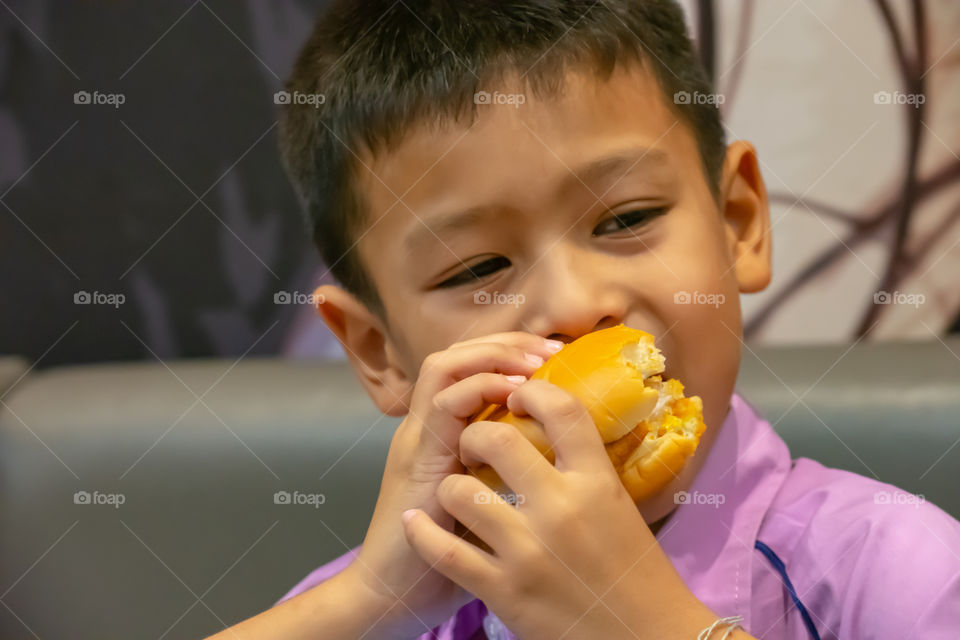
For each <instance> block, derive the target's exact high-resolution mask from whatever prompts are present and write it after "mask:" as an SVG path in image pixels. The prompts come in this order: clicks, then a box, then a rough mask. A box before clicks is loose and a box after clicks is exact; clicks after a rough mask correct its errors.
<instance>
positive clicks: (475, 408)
mask: <svg viewBox="0 0 960 640" xmlns="http://www.w3.org/2000/svg"><path fill="white" fill-rule="evenodd" d="M526 381H527V377H526V376H523V375H516V376H506V375H503V374H501V373H477V374H474V375H472V376H470V377H469V378H465V379H463V380H460V381H458V382H454V383H453V384H451V385H450V386H449V387H447V388H445V389H441V390H440V391H439V392H437V394H436V395H435V396H433V406H432V411H433V412H436V413H439V414H443V415H444V416H450V417H453V418H457V419H460V420H465V419H467V418H470V417H471V416H473V415H475V414H477V413H479V412H480V410H481V409H483V408H484V407H486V406H487V405H488V404H503V403H504V402H506V401H507V396H509V395H510V393H512V392H513V391H514V390H515V389H516V388H517V387H519V386H520V385H521V384H523V383H524V382H526Z"/></svg>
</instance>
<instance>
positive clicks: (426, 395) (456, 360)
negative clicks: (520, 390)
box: [410, 343, 542, 456]
mask: <svg viewBox="0 0 960 640" xmlns="http://www.w3.org/2000/svg"><path fill="white" fill-rule="evenodd" d="M525 354H526V352H524V351H522V350H521V349H518V348H516V347H511V346H507V345H502V344H492V343H487V344H475V345H471V346H466V347H459V348H457V349H450V350H447V351H440V352H436V353H432V354H430V355H429V356H427V358H426V359H425V360H424V364H423V366H422V367H421V374H420V378H419V379H418V381H417V385H416V388H415V389H414V393H413V400H412V402H411V406H410V413H412V414H413V416H414V417H415V418H416V419H417V421H418V422H419V423H420V424H421V425H422V427H423V428H422V429H419V431H420V433H419V435H418V436H417V437H418V439H419V442H420V444H421V446H422V447H423V449H422V451H423V453H424V454H426V455H440V456H445V455H449V454H450V453H455V452H456V450H457V440H458V439H459V437H460V432H461V431H462V430H463V427H465V426H466V422H467V418H468V417H470V416H471V415H472V414H473V413H475V412H477V411H479V410H480V409H481V408H482V407H483V405H482V403H481V402H480V401H478V398H479V399H480V400H482V398H483V395H482V393H479V392H478V391H477V389H478V388H479V387H485V386H486V384H489V383H490V382H491V381H494V380H496V382H495V387H494V388H492V389H490V391H489V396H488V397H490V398H491V400H489V402H497V403H502V402H504V393H503V391H504V390H505V387H504V382H505V378H504V377H503V376H506V375H519V376H524V378H526V377H529V376H530V375H532V374H533V372H534V371H535V370H536V369H537V368H538V367H539V366H540V364H541V363H542V360H540V361H536V360H531V359H529V358H527V357H525ZM491 372H499V373H500V374H503V376H499V377H498V378H497V379H495V378H491V377H489V376H488V377H482V378H480V379H479V380H480V381H482V382H480V381H475V382H474V383H471V385H468V389H470V390H471V392H472V395H471V394H468V395H470V396H471V397H469V398H467V399H466V400H457V399H456V396H457V395H458V392H454V393H452V394H450V395H445V396H443V398H441V403H440V404H438V402H437V400H436V396H437V395H438V394H439V393H440V392H441V391H444V390H446V389H448V388H449V387H450V386H452V385H454V384H456V383H458V382H462V381H463V380H465V379H467V378H469V377H471V376H475V375H478V374H481V373H491ZM494 375H496V374H494ZM506 382H507V383H509V381H506ZM507 392H508V393H509V390H507ZM455 400H457V401H456V402H455ZM446 403H451V404H446ZM465 406H468V407H472V410H468V409H466V408H464V407H465Z"/></svg>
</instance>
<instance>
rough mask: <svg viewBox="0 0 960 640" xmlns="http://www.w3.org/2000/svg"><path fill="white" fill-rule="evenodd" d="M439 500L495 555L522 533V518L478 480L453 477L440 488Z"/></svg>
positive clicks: (455, 474) (453, 475) (454, 475)
mask: <svg viewBox="0 0 960 640" xmlns="http://www.w3.org/2000/svg"><path fill="white" fill-rule="evenodd" d="M437 500H438V501H439V502H440V506H442V507H443V509H444V510H445V511H446V512H447V513H449V514H450V515H451V516H453V517H454V518H456V519H457V521H459V522H461V523H462V524H463V525H464V526H465V527H467V528H468V529H470V531H472V532H473V533H474V534H475V535H476V536H477V537H478V538H480V539H481V540H482V541H483V542H485V543H486V544H487V545H488V546H489V547H490V548H492V549H493V550H494V551H496V552H498V553H499V552H501V551H502V550H504V549H506V548H508V547H509V545H510V543H511V542H512V541H513V540H514V538H515V537H516V536H515V534H514V533H513V532H515V531H518V530H520V529H521V528H522V527H523V523H521V522H520V520H521V519H522V517H523V516H522V514H521V513H520V512H519V511H517V509H516V507H514V506H513V504H511V503H510V502H508V501H507V500H506V499H505V498H504V497H503V496H500V495H499V494H497V493H496V492H495V491H493V490H491V489H490V487H488V486H487V485H485V484H483V482H481V481H480V480H479V479H477V478H475V477H473V476H470V475H465V474H458V473H454V474H450V475H449V476H447V477H446V478H444V479H443V480H442V481H441V482H440V484H439V485H438V486H437Z"/></svg>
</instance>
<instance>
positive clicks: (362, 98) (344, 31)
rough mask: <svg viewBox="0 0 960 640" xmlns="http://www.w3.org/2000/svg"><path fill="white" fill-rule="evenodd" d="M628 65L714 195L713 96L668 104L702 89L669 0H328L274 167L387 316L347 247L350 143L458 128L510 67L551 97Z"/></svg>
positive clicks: (366, 297) (318, 236)
mask: <svg viewBox="0 0 960 640" xmlns="http://www.w3.org/2000/svg"><path fill="white" fill-rule="evenodd" d="M629 62H637V63H640V64H641V65H645V66H648V67H649V69H650V70H651V71H652V72H653V77H654V78H655V79H656V80H657V82H658V83H659V86H660V88H661V90H662V91H663V94H664V96H665V97H666V101H667V104H668V105H669V106H670V107H671V109H673V111H674V113H675V114H676V115H677V116H678V118H679V119H680V120H681V121H683V122H684V123H685V124H686V125H687V126H689V127H690V129H691V131H692V132H693V134H694V135H695V137H696V140H697V145H698V149H699V152H700V158H701V165H702V167H703V170H704V175H705V177H706V179H707V183H708V185H709V186H710V189H711V192H712V193H713V195H714V197H715V198H717V197H718V193H719V183H720V176H721V170H722V164H723V158H724V155H725V151H726V143H725V141H724V131H723V126H722V124H721V121H720V114H719V111H718V110H717V108H716V106H715V104H712V103H711V101H704V100H687V101H684V100H676V99H675V95H676V94H677V93H678V92H687V93H688V94H691V95H695V94H697V93H699V94H701V95H710V94H712V87H711V83H710V81H709V79H708V78H707V75H706V72H705V70H704V68H703V66H702V65H701V63H700V60H699V58H698V57H697V55H696V53H695V51H694V48H693V44H692V42H691V40H690V37H689V36H688V35H687V29H686V24H685V22H684V17H683V11H682V9H681V8H680V7H679V5H677V4H676V2H675V0H496V1H495V0H419V1H418V0H334V2H332V4H331V5H330V6H329V7H328V8H327V9H326V10H325V11H324V12H323V13H322V14H321V15H320V17H319V18H318V20H317V22H316V24H315V25H314V28H313V32H312V33H311V35H310V37H309V39H308V40H307V42H306V43H305V45H304V46H303V48H302V50H301V51H300V53H299V55H298V57H297V59H296V61H295V63H294V66H293V70H292V73H291V75H290V78H289V79H288V80H287V82H286V85H285V90H286V92H287V95H286V96H285V97H284V98H283V99H281V100H278V102H280V104H281V107H280V110H281V112H280V133H279V142H280V151H281V155H282V158H283V163H284V166H285V168H286V170H287V173H288V174H289V176H290V179H291V181H292V182H293V185H294V188H295V189H296V191H297V194H298V196H299V198H300V201H301V204H302V205H303V207H304V209H305V213H306V216H307V222H308V225H309V228H310V232H311V234H312V237H313V241H314V244H315V245H316V246H317V249H318V250H319V252H320V255H321V257H322V258H323V260H324V262H325V263H326V265H327V268H328V269H329V270H330V271H331V272H332V274H333V276H334V278H336V280H338V281H339V283H340V284H341V286H342V287H343V288H344V289H345V290H347V291H348V292H350V293H351V294H353V295H354V296H355V297H356V298H357V299H358V300H359V301H361V302H362V303H363V304H364V305H365V306H366V307H367V308H368V309H370V310H371V311H372V312H374V313H375V314H377V316H378V317H379V318H380V319H381V320H383V321H384V322H386V320H387V318H386V310H385V309H384V306H383V302H382V300H381V298H380V296H379V295H378V292H377V290H376V287H375V284H374V282H373V281H372V279H371V276H370V274H369V272H368V270H367V269H366V268H365V267H364V265H363V264H362V262H361V260H360V256H359V252H358V251H357V247H356V245H357V243H358V241H359V238H360V237H361V236H362V234H363V230H364V227H365V221H366V219H367V218H368V215H366V212H365V210H364V201H363V194H361V193H359V190H358V189H356V188H355V182H356V181H355V177H356V176H357V175H358V171H359V170H360V169H361V168H362V167H361V166H360V165H359V163H358V162H357V159H358V157H357V156H358V154H359V153H360V152H359V150H360V149H363V150H365V152H366V153H368V154H370V157H373V156H375V154H377V153H380V152H389V151H390V150H392V149H395V148H396V145H397V144H398V143H399V142H400V141H401V140H402V138H403V135H404V133H405V132H406V131H407V130H408V129H409V128H410V127H411V126H413V125H425V124H432V125H434V126H437V125H440V124H442V123H451V122H453V123H457V124H462V125H464V126H468V125H469V124H471V123H472V122H473V121H474V120H475V119H476V117H477V111H476V109H477V104H476V101H475V99H474V95H475V94H476V93H478V92H479V91H481V90H483V88H484V87H490V86H491V85H492V84H493V83H495V82H497V81H498V80H501V79H503V78H504V77H505V75H507V74H509V73H511V72H520V73H523V72H527V71H528V70H529V71H528V72H527V73H526V74H525V75H524V76H523V77H524V80H525V82H526V83H527V86H528V87H529V88H530V89H532V90H533V92H534V94H535V95H537V96H539V97H550V96H556V95H558V94H559V92H560V91H561V90H562V85H563V78H564V73H565V71H566V70H568V69H571V68H576V69H587V70H589V71H590V72H591V73H593V74H595V75H596V76H597V77H598V78H600V79H601V80H605V79H607V78H609V76H610V74H611V73H612V72H613V70H614V67H615V66H616V64H617V63H620V64H626V63H629ZM317 96H322V97H320V98H318V97H317ZM355 150H357V151H356V153H355ZM401 206H402V205H401Z"/></svg>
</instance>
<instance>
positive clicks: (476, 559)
mask: <svg viewBox="0 0 960 640" xmlns="http://www.w3.org/2000/svg"><path fill="white" fill-rule="evenodd" d="M403 520H404V523H403V533H404V535H405V536H406V538H407V543H408V544H409V545H410V546H411V547H412V548H413V550H414V551H416V552H417V554H418V555H419V556H420V557H421V558H423V561H424V562H426V563H427V564H428V565H430V568H431V569H435V570H436V571H439V572H440V573H442V574H443V575H445V576H446V577H448V578H450V579H451V580H453V581H454V582H456V583H457V584H459V585H460V586H461V587H463V588H464V589H466V590H467V591H469V592H470V593H473V594H474V595H476V596H480V595H481V594H485V593H488V592H489V588H490V587H491V586H493V585H495V584H496V580H497V575H498V573H499V571H498V570H497V567H496V564H495V561H496V559H495V558H494V557H493V556H492V555H490V554H489V553H487V552H485V551H481V550H480V549H479V548H477V547H476V546H475V545H473V544H470V543H469V542H467V541H465V540H463V539H461V538H460V537H459V536H457V535H454V534H452V533H450V532H449V531H447V530H446V529H444V528H442V527H440V526H438V525H437V523H435V522H434V521H433V520H432V519H431V518H430V516H429V515H427V514H426V513H424V512H423V511H421V510H420V509H408V510H407V511H405V512H404V513H403Z"/></svg>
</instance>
